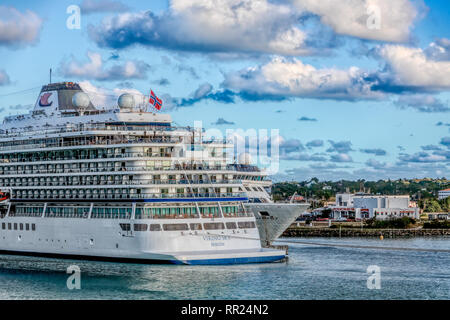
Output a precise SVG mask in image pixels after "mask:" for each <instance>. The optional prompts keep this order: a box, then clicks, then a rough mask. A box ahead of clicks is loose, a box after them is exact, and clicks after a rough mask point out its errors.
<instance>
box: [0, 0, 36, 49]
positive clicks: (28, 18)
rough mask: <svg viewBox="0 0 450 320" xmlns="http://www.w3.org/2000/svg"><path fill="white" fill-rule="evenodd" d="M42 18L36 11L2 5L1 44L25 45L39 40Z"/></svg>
mask: <svg viewBox="0 0 450 320" xmlns="http://www.w3.org/2000/svg"><path fill="white" fill-rule="evenodd" d="M41 26H42V19H41V18H40V17H39V16H38V15H37V14H36V13H34V12H32V11H30V10H26V11H25V12H24V13H22V12H20V11H18V10H17V9H15V8H13V7H6V6H0V46H7V47H23V46H26V45H31V44H35V43H36V42H37V41H38V40H39V34H40V31H41Z"/></svg>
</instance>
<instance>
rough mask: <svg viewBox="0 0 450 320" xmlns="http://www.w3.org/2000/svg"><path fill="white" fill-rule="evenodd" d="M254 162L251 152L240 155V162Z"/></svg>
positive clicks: (245, 163)
mask: <svg viewBox="0 0 450 320" xmlns="http://www.w3.org/2000/svg"><path fill="white" fill-rule="evenodd" d="M251 163H252V156H251V155H250V153H241V155H240V156H239V164H244V165H250V164H251Z"/></svg>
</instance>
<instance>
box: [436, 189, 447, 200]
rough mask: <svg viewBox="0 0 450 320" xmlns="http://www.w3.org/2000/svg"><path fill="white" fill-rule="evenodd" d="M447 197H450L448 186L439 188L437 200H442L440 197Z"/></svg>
mask: <svg viewBox="0 0 450 320" xmlns="http://www.w3.org/2000/svg"><path fill="white" fill-rule="evenodd" d="M448 197H450V188H448V189H444V190H440V191H439V192H438V199H439V200H442V199H445V198H448Z"/></svg>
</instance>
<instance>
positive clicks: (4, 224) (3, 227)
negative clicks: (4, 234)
mask: <svg viewBox="0 0 450 320" xmlns="http://www.w3.org/2000/svg"><path fill="white" fill-rule="evenodd" d="M2 229H3V230H5V229H6V223H4V222H3V223H2Z"/></svg>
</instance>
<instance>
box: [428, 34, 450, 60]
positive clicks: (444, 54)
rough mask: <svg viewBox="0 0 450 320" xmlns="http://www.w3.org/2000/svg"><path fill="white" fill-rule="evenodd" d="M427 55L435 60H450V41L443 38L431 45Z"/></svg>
mask: <svg viewBox="0 0 450 320" xmlns="http://www.w3.org/2000/svg"><path fill="white" fill-rule="evenodd" d="M425 53H426V54H427V56H428V57H430V58H431V59H433V60H439V61H442V60H444V61H445V60H447V61H448V60H450V39H447V38H441V39H437V40H435V41H434V42H432V43H430V45H429V46H428V48H427V49H425Z"/></svg>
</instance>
